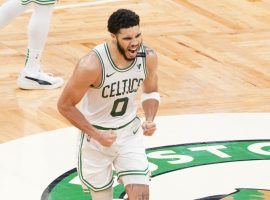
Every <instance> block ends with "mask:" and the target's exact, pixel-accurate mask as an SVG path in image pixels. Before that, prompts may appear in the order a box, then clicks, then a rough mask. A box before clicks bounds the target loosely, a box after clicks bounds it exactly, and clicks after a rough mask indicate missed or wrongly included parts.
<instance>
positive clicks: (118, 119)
mask: <svg viewBox="0 0 270 200" xmlns="http://www.w3.org/2000/svg"><path fill="white" fill-rule="evenodd" d="M93 51H94V52H95V53H96V55H97V57H98V58H99V60H100V63H101V65H102V81H101V84H100V85H99V86H98V87H92V86H91V87H89V89H88V90H87V92H86V94H85V96H84V97H83V100H82V106H81V112H82V113H83V114H84V116H85V117H86V118H87V120H88V121H89V122H90V123H91V124H93V125H97V126H101V127H105V128H118V127H120V126H123V125H125V124H127V123H128V122H130V121H132V120H133V119H134V118H135V117H136V112H137V104H136V101H135V95H136V93H137V90H138V88H139V87H140V85H141V84H142V83H143V81H144V79H145V76H146V72H147V71H146V65H145V48H144V46H143V45H141V47H140V50H139V52H140V53H141V54H144V56H142V57H136V58H135V60H134V61H133V62H132V63H131V65H130V66H129V67H127V68H125V69H120V68H118V67H117V66H116V65H115V64H114V62H113V60H112V58H111V55H110V52H109V49H108V45H107V43H104V44H100V45H98V46H96V47H95V48H94V49H93Z"/></svg>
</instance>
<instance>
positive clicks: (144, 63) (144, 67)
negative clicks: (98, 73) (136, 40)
mask: <svg viewBox="0 0 270 200" xmlns="http://www.w3.org/2000/svg"><path fill="white" fill-rule="evenodd" d="M142 51H143V53H145V57H143V58H142V60H143V70H144V74H145V78H146V76H147V73H148V70H147V67H146V56H147V55H146V51H145V46H144V45H142Z"/></svg>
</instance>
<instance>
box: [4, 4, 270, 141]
mask: <svg viewBox="0 0 270 200" xmlns="http://www.w3.org/2000/svg"><path fill="white" fill-rule="evenodd" d="M3 2H4V1H3V0H0V3H3ZM118 8H128V9H132V10H134V11H136V12H137V13H138V14H139V15H140V16H141V29H142V33H143V38H144V41H145V43H147V44H148V45H149V46H151V47H153V48H154V49H155V50H156V51H157V52H158V56H159V71H158V73H159V90H160V93H161V96H162V103H161V106H160V109H159V113H158V115H173V114H189V113H223V112H269V111H270V103H269V102H270V56H269V55H270V39H269V38H270V37H269V36H270V23H269V22H270V13H269V10H270V1H268V0H237V1H235V0H223V1H214V0H200V1H196V0H155V1H152V0H115V1H92V0H60V2H58V4H57V6H56V8H55V11H54V15H53V19H52V22H51V28H50V33H49V37H48V39H47V43H46V48H45V49H44V56H43V59H42V60H43V65H44V71H48V72H52V73H53V74H55V75H57V76H61V77H64V79H65V80H68V78H69V77H70V75H71V73H72V71H73V68H74V66H75V64H76V63H77V61H78V60H79V59H80V58H81V57H82V56H83V55H85V54H86V53H87V52H89V50H90V49H91V48H92V47H94V46H95V45H97V44H99V43H101V42H104V41H105V40H106V39H108V38H109V34H108V32H107V30H106V23H107V18H108V16H109V15H110V14H111V13H112V12H113V11H114V10H116V9H118ZM30 14H31V11H29V12H26V13H23V14H22V15H20V16H19V17H17V18H16V19H15V20H14V21H13V22H12V23H11V24H9V25H8V26H7V27H5V28H4V29H2V30H1V32H0V98H1V100H0V108H1V114H0V143H3V142H6V141H10V140H13V139H16V138H20V137H23V136H27V135H30V134H35V133H39V132H43V131H49V130H54V129H58V128H64V127H68V126H70V124H69V123H68V122H67V121H66V120H65V119H64V118H63V117H62V116H60V114H59V113H58V112H57V109H56V102H57V100H58V97H59V95H60V93H61V91H62V89H63V88H61V89H57V90H51V91H43V90H41V91H25V90H21V89H18V88H17V86H16V79H17V76H18V73H19V72H20V70H21V69H22V68H23V65H24V59H25V49H26V46H27V35H26V33H27V24H28V19H29V17H30ZM140 113H142V111H141V109H140Z"/></svg>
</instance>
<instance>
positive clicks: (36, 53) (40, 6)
mask: <svg viewBox="0 0 270 200" xmlns="http://www.w3.org/2000/svg"><path fill="white" fill-rule="evenodd" d="M32 2H33V3H32ZM55 2H56V0H8V1H7V2H5V3H4V4H3V5H2V6H1V7H0V29H2V28H3V27H5V26H6V25H7V24H8V23H9V22H10V21H11V20H12V19H14V18H15V17H16V16H17V15H19V14H21V13H22V12H23V11H25V10H26V9H27V8H29V6H30V4H33V8H34V11H33V14H32V16H31V19H30V21H29V25H28V49H27V55H26V62H25V67H24V69H23V70H22V71H21V73H20V76H19V78H18V80H17V84H18V86H19V87H20V88H22V89H55V88H58V87H61V86H62V85H63V84H64V80H63V79H62V78H60V77H53V76H52V75H51V74H47V73H45V72H43V71H42V69H41V64H40V59H41V55H42V51H43V48H44V45H45V40H46V38H47V35H48V31H49V24H50V19H51V15H52V11H53V7H54V3H55Z"/></svg>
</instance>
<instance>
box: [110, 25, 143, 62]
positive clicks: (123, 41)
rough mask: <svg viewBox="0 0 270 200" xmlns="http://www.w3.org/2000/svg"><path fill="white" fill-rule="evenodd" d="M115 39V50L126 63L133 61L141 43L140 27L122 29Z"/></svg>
mask: <svg viewBox="0 0 270 200" xmlns="http://www.w3.org/2000/svg"><path fill="white" fill-rule="evenodd" d="M115 38H116V45H117V49H118V51H119V52H120V53H121V54H122V56H123V57H124V58H125V59H126V60H128V61H132V60H134V59H135V58H136V56H137V52H138V50H139V48H140V46H141V43H142V37H141V32H140V27H139V26H133V27H130V28H122V29H120V31H119V33H117V34H116V35H115Z"/></svg>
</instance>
